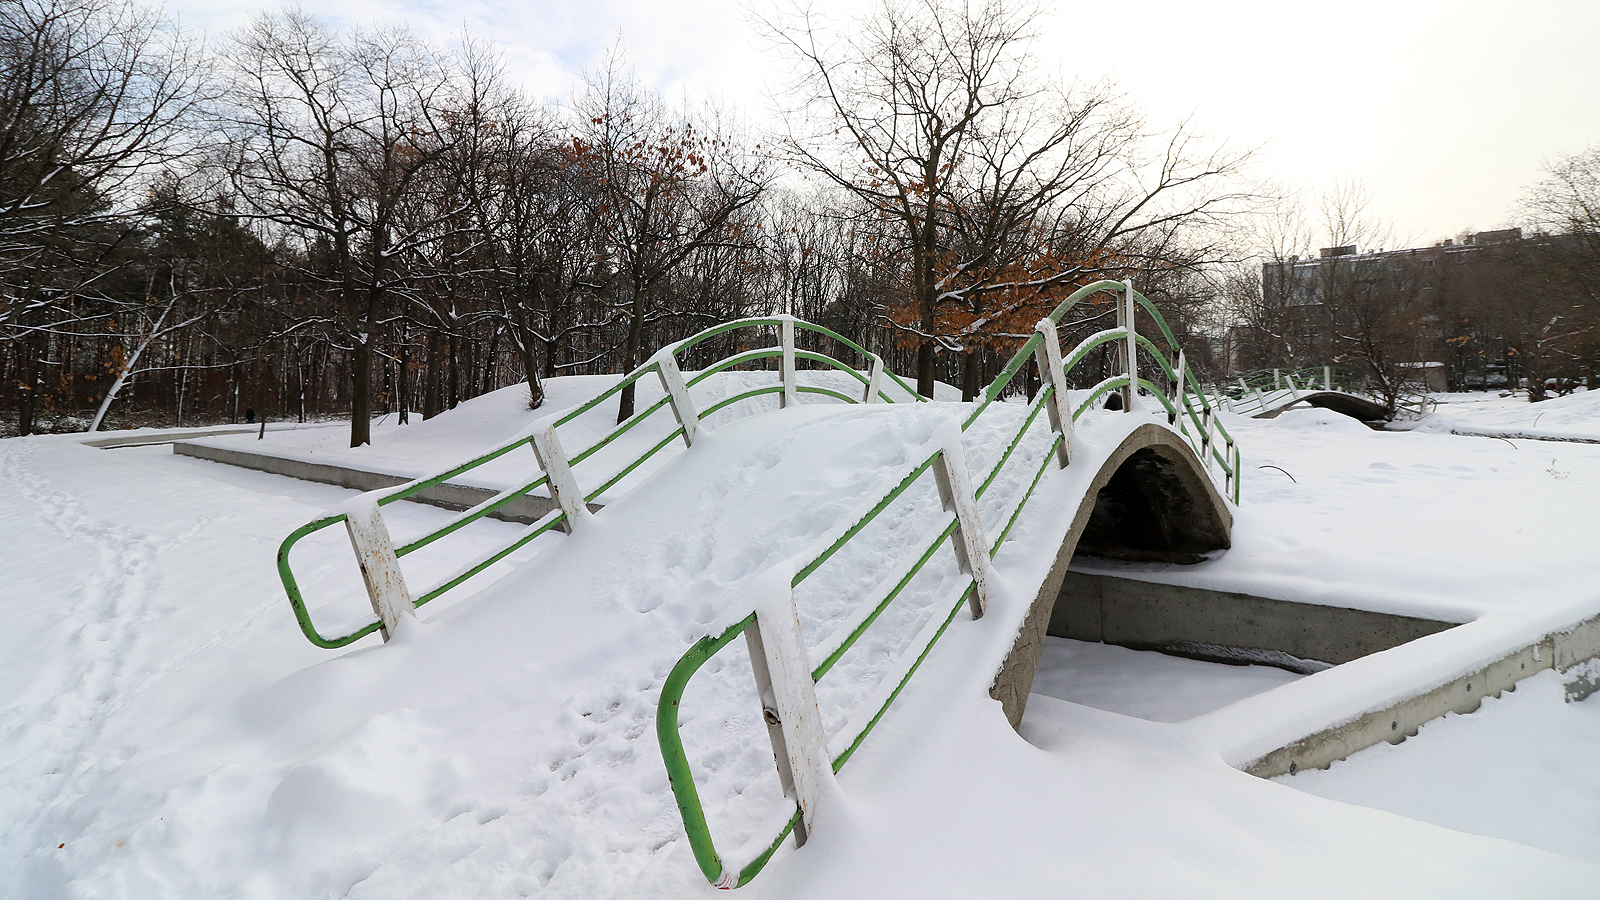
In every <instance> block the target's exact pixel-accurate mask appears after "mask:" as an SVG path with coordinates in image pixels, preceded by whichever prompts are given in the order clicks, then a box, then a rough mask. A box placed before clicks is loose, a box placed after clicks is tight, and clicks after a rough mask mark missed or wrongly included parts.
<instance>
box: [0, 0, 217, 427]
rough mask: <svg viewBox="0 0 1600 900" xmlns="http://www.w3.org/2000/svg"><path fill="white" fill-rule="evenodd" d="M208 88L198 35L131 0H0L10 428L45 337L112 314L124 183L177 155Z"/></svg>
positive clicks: (93, 327) (0, 194)
mask: <svg viewBox="0 0 1600 900" xmlns="http://www.w3.org/2000/svg"><path fill="white" fill-rule="evenodd" d="M208 96H209V94H208V88H207V75H206V71H205V68H204V65H203V63H202V61H201V58H200V50H199V45H198V44H197V43H195V42H194V41H192V40H190V39H189V38H188V37H186V36H185V35H183V34H182V33H181V32H179V31H178V30H177V28H176V27H175V26H174V25H172V23H171V22H170V21H168V20H166V19H164V18H163V17H161V16H160V15H159V14H157V13H154V12H150V11H148V10H145V9H141V8H139V7H138V6H136V5H134V3H133V2H132V0H9V2H6V3H4V4H0V346H4V345H7V344H14V345H15V346H13V347H10V348H8V353H11V354H13V355H15V356H16V358H17V360H18V362H19V364H20V365H19V366H18V371H17V373H16V375H17V378H16V381H17V383H18V388H19V396H18V417H19V422H18V424H19V432H20V433H23V434H27V433H29V432H31V431H32V430H33V429H34V419H35V414H36V412H37V408H38V393H39V389H40V388H41V387H42V381H43V369H44V367H45V364H46V360H45V358H44V354H45V353H47V352H48V346H49V343H50V336H51V335H65V336H66V337H67V339H68V340H74V341H75V340H77V339H78V338H80V337H84V336H92V335H93V334H95V333H96V332H97V331H103V330H104V329H105V327H106V326H107V324H108V323H109V322H111V321H112V319H113V317H114V315H115V314H116V311H115V309H114V307H115V306H116V305H117V303H118V301H119V299H120V298H118V297H117V296H115V295H114V294H113V293H112V292H110V291H108V290H107V288H108V284H109V282H110V281H111V280H112V277H111V273H112V272H114V271H115V270H116V269H117V267H119V266H121V265H125V264H126V263H127V262H128V260H129V259H130V257H129V256H128V254H126V253H124V252H122V248H123V245H124V244H125V243H126V242H127V241H128V240H129V239H130V237H131V236H132V234H133V231H134V229H135V227H136V224H135V220H134V219H133V218H132V217H131V216H130V215H129V213H130V212H131V206H132V203H133V201H134V194H135V193H136V192H135V190H134V188H135V187H136V185H137V183H138V180H139V178H140V176H141V175H142V174H143V173H145V172H147V171H149V170H150V169H151V167H153V166H155V165H158V164H161V163H164V162H168V161H170V160H172V159H174V158H176V157H178V156H180V155H182V154H183V153H184V152H185V150H186V149H187V147H188V143H189V141H190V140H191V139H192V137H193V133H192V132H191V131H188V130H186V128H185V126H186V125H188V124H189V123H190V120H191V119H192V117H193V116H194V114H195V113H196V111H197V110H198V108H199V107H200V105H201V104H203V103H204V101H205V100H206V99H207V98H208ZM140 299H142V298H140ZM137 302H138V301H137V300H136V301H135V303H136V304H137Z"/></svg>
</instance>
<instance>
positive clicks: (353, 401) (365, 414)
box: [350, 336, 372, 447]
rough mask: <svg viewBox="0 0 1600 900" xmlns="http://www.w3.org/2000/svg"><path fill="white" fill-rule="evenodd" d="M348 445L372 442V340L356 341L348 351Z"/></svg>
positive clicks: (358, 445) (356, 445)
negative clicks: (349, 392) (349, 367)
mask: <svg viewBox="0 0 1600 900" xmlns="http://www.w3.org/2000/svg"><path fill="white" fill-rule="evenodd" d="M350 366H351V372H350V390H351V395H350V446H352V447H360V446H363V445H365V444H370V443H372V342H371V338H370V336H369V337H365V338H363V339H362V340H359V341H356V345H355V349H354V350H352V351H351V353H350Z"/></svg>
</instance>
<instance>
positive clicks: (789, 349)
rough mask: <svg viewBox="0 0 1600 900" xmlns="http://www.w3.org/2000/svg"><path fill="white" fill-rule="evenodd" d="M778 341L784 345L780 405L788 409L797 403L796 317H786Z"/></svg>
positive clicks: (779, 331) (779, 327) (781, 325)
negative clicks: (795, 361)
mask: <svg viewBox="0 0 1600 900" xmlns="http://www.w3.org/2000/svg"><path fill="white" fill-rule="evenodd" d="M778 336H779V337H778V341H779V343H780V345H781V346H782V347H783V394H782V399H780V400H779V401H778V406H779V407H780V408H782V409H788V408H789V407H791V406H794V405H795V383H794V319H790V318H785V319H784V320H783V323H782V324H780V325H779V326H778Z"/></svg>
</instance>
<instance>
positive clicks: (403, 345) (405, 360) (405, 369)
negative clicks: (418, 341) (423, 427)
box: [395, 322, 411, 425]
mask: <svg viewBox="0 0 1600 900" xmlns="http://www.w3.org/2000/svg"><path fill="white" fill-rule="evenodd" d="M395 394H396V405H397V406H399V408H400V424H401V425H407V424H410V422H411V337H410V335H409V334H407V333H406V323H405V322H401V323H400V376H399V378H398V379H397V380H396V382H395Z"/></svg>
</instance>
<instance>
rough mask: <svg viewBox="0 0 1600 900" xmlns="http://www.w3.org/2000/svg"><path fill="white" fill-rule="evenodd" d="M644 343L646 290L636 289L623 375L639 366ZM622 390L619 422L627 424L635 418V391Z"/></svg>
mask: <svg viewBox="0 0 1600 900" xmlns="http://www.w3.org/2000/svg"><path fill="white" fill-rule="evenodd" d="M643 341H644V290H643V288H637V287H636V288H635V289H634V292H633V304H632V308H631V309H630V310H629V315H628V343H627V346H626V347H625V348H624V350H623V356H622V374H623V375H627V374H628V373H629V372H632V371H633V369H634V367H635V366H637V365H638V364H639V345H640V344H641V343H642V342H643ZM634 387H635V385H632V384H630V385H628V386H627V387H625V388H623V389H622V399H621V400H619V401H618V402H617V422H618V423H621V422H626V421H628V419H630V418H631V417H632V416H633V389H634Z"/></svg>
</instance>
